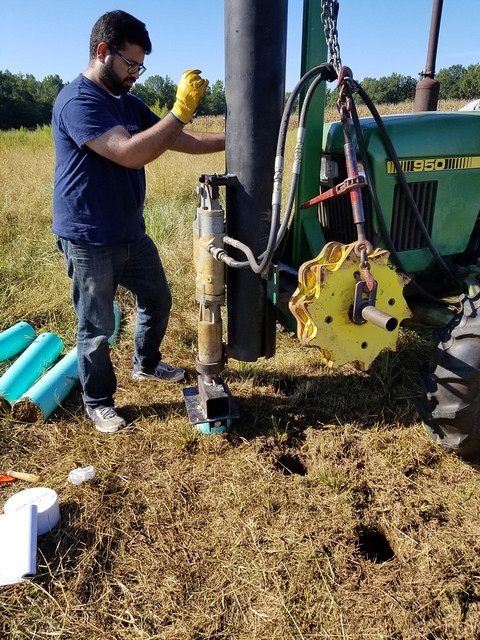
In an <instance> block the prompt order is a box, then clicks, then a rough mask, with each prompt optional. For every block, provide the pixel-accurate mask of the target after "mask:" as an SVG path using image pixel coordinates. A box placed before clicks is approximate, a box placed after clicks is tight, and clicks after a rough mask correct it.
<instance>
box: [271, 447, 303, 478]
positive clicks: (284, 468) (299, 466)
mask: <svg viewBox="0 0 480 640" xmlns="http://www.w3.org/2000/svg"><path fill="white" fill-rule="evenodd" d="M275 467H276V468H277V469H278V470H279V471H281V472H282V473H283V475H284V476H291V475H293V474H296V475H299V476H306V475H307V469H306V467H305V465H304V464H303V462H302V461H301V460H300V458H298V457H297V456H294V455H292V454H288V453H285V454H283V455H281V456H279V457H278V458H277V460H276V462H275Z"/></svg>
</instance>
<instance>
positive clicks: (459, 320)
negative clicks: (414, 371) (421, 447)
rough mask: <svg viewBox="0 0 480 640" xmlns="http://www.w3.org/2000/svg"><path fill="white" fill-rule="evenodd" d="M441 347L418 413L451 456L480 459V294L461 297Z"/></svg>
mask: <svg viewBox="0 0 480 640" xmlns="http://www.w3.org/2000/svg"><path fill="white" fill-rule="evenodd" d="M460 302H461V303H462V306H461V309H460V311H459V312H458V314H457V315H456V316H455V317H454V318H453V319H452V320H451V321H450V322H449V323H448V324H447V325H446V326H445V327H443V328H442V329H440V330H439V331H438V333H437V335H438V343H437V346H436V349H435V351H434V354H433V358H432V362H431V365H430V367H429V369H428V370H425V371H422V372H420V378H421V381H422V386H423V394H422V398H421V401H419V402H418V404H417V408H418V411H419V413H420V416H421V418H422V420H423V422H424V424H425V427H426V429H427V431H428V433H429V434H430V435H431V437H432V438H433V439H434V440H435V442H437V443H438V444H439V445H440V446H441V447H442V449H444V450H445V451H447V452H456V453H457V454H458V455H459V456H461V457H462V458H464V459H466V460H470V461H478V460H480V294H478V295H476V296H475V297H468V296H462V297H461V298H460Z"/></svg>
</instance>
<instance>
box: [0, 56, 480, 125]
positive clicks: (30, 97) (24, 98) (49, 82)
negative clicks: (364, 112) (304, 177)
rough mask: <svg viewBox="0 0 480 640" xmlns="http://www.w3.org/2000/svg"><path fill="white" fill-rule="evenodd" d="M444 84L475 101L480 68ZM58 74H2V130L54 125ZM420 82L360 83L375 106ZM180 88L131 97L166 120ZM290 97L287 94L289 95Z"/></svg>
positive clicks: (166, 83)
mask: <svg viewBox="0 0 480 640" xmlns="http://www.w3.org/2000/svg"><path fill="white" fill-rule="evenodd" d="M436 79H437V80H438V81H439V83H440V96H439V97H440V99H442V100H443V99H445V100H465V101H466V102H467V101H469V100H474V99H476V98H480V64H474V65H470V66H469V67H467V68H465V67H463V66H462V65H459V64H458V65H453V66H451V67H449V68H448V69H440V71H439V72H438V73H437V74H436ZM65 84H67V83H64V82H63V80H62V79H61V78H60V77H59V76H58V75H54V76H52V75H50V76H47V77H46V78H44V79H43V80H36V79H35V78H34V76H33V75H31V74H27V75H23V74H13V73H10V71H0V129H3V130H8V129H18V128H20V127H25V128H29V129H30V128H35V127H37V126H41V125H45V124H50V122H51V117H52V107H53V103H54V101H55V98H56V97H57V95H58V93H59V91H60V90H61V89H62V88H63V87H64V86H65ZM416 84H417V80H415V79H414V78H412V77H411V76H402V75H400V74H398V73H392V74H391V75H390V76H388V77H382V78H379V79H375V78H364V80H362V82H361V85H362V87H363V88H364V89H365V91H366V92H367V93H368V94H369V96H370V98H371V99H372V100H373V102H375V103H377V104H385V103H392V104H397V103H399V102H406V101H411V100H413V99H414V97H415V87H416ZM176 92H177V85H176V84H175V83H174V82H173V81H172V80H171V79H170V78H169V77H168V76H165V77H162V76H150V77H149V78H147V79H146V80H145V82H143V83H139V82H137V83H136V84H135V86H134V87H133V89H132V93H134V94H135V95H137V96H138V97H139V98H141V99H142V100H143V101H144V102H145V103H146V104H147V105H148V106H149V107H150V108H151V109H152V110H153V111H155V113H157V114H158V115H160V116H163V115H164V114H165V113H166V112H167V111H168V110H169V109H170V108H171V107H172V105H173V103H174V101H175V95H176ZM337 96H338V89H336V88H333V89H330V88H327V106H334V105H335V104H336V100H337ZM287 97H288V94H287ZM224 114H225V90H224V86H223V82H222V81H221V80H217V81H216V82H214V83H213V84H212V85H210V86H209V87H208V89H207V92H206V93H205V95H204V97H203V98H202V101H201V103H200V105H199V109H198V115H224Z"/></svg>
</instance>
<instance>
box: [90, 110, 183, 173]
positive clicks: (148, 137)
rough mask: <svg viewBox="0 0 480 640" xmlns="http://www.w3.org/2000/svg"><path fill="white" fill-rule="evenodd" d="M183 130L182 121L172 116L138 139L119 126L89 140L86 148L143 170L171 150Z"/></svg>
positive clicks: (169, 115)
mask: <svg viewBox="0 0 480 640" xmlns="http://www.w3.org/2000/svg"><path fill="white" fill-rule="evenodd" d="M183 127H184V125H183V124H182V123H181V122H179V121H178V120H177V119H176V118H175V117H174V116H173V115H172V114H171V113H168V114H167V115H166V116H165V117H164V118H163V119H162V120H160V121H159V122H157V123H156V124H154V125H153V126H152V127H150V128H149V129H146V130H145V131H141V132H140V133H137V134H135V135H134V136H131V135H130V134H129V133H128V131H125V129H124V128H123V127H122V126H121V125H118V126H117V127H113V128H112V129H109V130H108V131H105V133H102V135H100V136H98V137H97V138H93V139H92V140H89V141H88V142H86V143H85V146H87V147H88V148H89V149H92V151H95V153H98V154H99V155H101V156H103V157H104V158H107V159H108V160H111V161H112V162H116V163H117V164H120V165H122V166H123V167H127V168H128V169H141V168H142V167H143V166H144V165H146V164H148V163H149V162H152V160H155V159H156V158H158V157H159V156H161V155H162V153H164V152H165V151H166V150H167V149H171V148H172V146H173V144H174V143H175V141H176V139H177V138H178V137H179V135H180V134H181V133H182V130H183Z"/></svg>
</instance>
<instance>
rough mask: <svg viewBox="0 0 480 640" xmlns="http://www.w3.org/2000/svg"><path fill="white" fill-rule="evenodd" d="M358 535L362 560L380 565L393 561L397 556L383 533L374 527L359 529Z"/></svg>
mask: <svg viewBox="0 0 480 640" xmlns="http://www.w3.org/2000/svg"><path fill="white" fill-rule="evenodd" d="M356 533H357V537H358V549H359V551H360V555H361V556H362V558H365V559H366V560H371V561H372V562H375V563H378V564H381V563H382V562H387V561H388V560H392V558H393V557H394V555H395V554H394V552H393V549H392V547H391V546H390V543H389V542H388V540H387V538H386V537H385V535H384V534H383V533H382V532H381V531H379V530H378V529H375V528H373V527H358V528H357V531H356Z"/></svg>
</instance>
